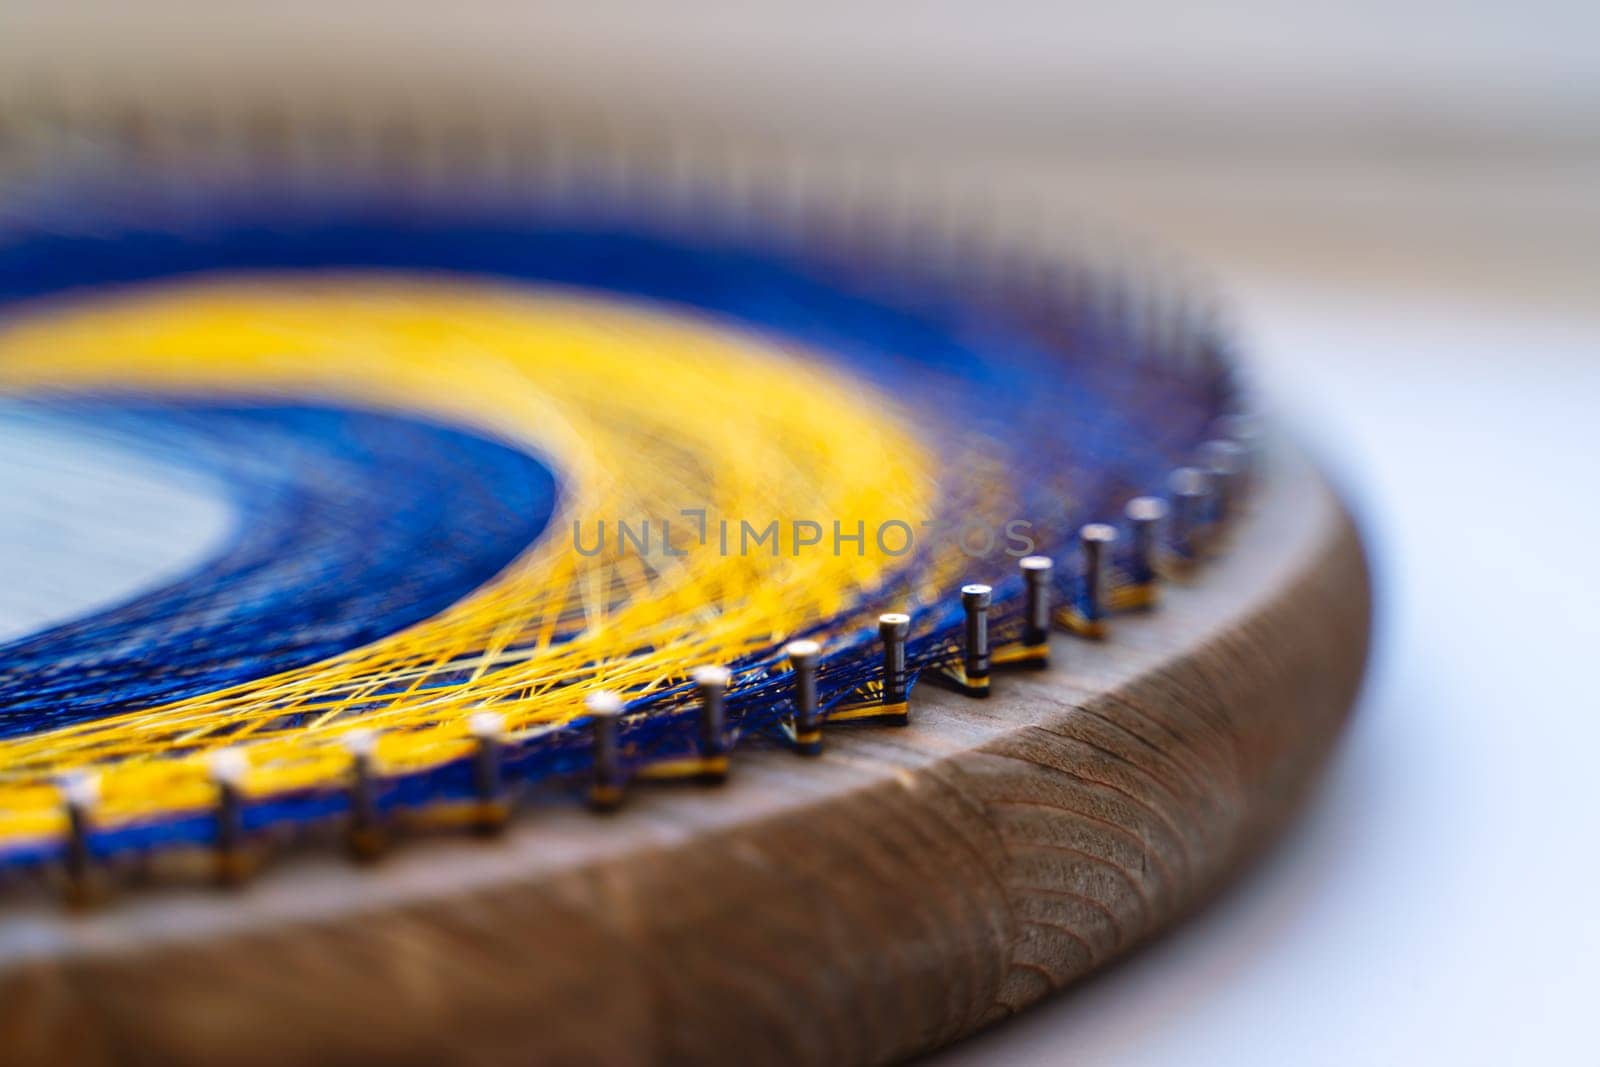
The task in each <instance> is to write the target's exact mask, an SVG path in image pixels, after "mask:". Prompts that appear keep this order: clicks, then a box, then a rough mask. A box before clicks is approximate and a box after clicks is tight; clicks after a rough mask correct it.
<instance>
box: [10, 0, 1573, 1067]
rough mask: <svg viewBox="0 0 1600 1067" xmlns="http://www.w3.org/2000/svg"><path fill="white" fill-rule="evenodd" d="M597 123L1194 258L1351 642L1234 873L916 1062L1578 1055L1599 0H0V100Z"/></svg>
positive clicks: (21, 104)
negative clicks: (1354, 577)
mask: <svg viewBox="0 0 1600 1067" xmlns="http://www.w3.org/2000/svg"><path fill="white" fill-rule="evenodd" d="M230 95H231V96H235V97H238V98H241V99H243V98H249V99H252V100H258V101H261V102H263V103H265V104H268V105H273V106H282V107H286V108H289V109H291V110H297V109H316V108H334V109H346V110H349V111H352V112H355V113H363V114H364V113H370V112H372V111H374V110H376V111H380V112H387V113H393V114H398V115H405V114H414V113H427V112H438V113H450V112H455V111H461V110H473V109H476V110H479V111H481V112H486V113H496V112H503V113H506V114H512V115H547V116H548V115H556V116H568V117H572V118H573V121H587V117H589V116H600V117H603V118H604V119H605V121H607V122H613V123H619V124H621V125H624V126H628V127H632V128H642V129H646V130H658V131H668V132H669V135H677V134H678V133H679V132H683V133H689V132H693V133H695V134H696V135H704V134H707V133H709V134H712V135H715V136H717V137H720V138H725V139H728V140H730V141H734V142H744V141H748V142H750V143H754V144H761V145H766V146H779V147H781V149H782V150H783V151H785V152H789V153H792V154H794V155H796V156H800V157H826V158H835V157H838V158H846V157H848V158H851V159H855V160H866V161H868V163H869V164H870V163H871V162H872V161H874V160H881V161H882V162H883V164H884V165H885V166H886V167H887V166H889V165H891V164H892V165H893V166H895V167H898V168H902V169H905V168H909V169H911V170H912V171H916V170H918V169H921V168H925V169H926V170H927V171H928V172H930V173H934V172H937V173H939V174H945V175H948V174H955V175H959V176H960V177H961V178H963V179H964V180H965V181H967V182H969V183H970V184H972V185H975V186H977V187H979V188H980V189H983V190H985V191H986V193H987V195H990V196H994V197H997V198H1001V199H1005V198H1009V197H1013V196H1020V195H1021V194H1023V193H1026V194H1027V195H1029V196H1035V197H1041V198H1044V199H1046V200H1055V201H1060V202H1061V203H1063V204H1066V205H1069V206H1070V207H1071V208H1073V209H1074V210H1077V211H1080V212H1084V213H1087V214H1089V215H1091V216H1095V217H1098V218H1101V219H1104V220H1105V221H1107V222H1109V223H1111V224H1113V225H1115V226H1120V227H1123V228H1127V229H1131V230H1133V231H1136V232H1138V233H1141V234H1144V235H1147V236H1149V237H1151V238H1152V239H1154V240H1157V241H1159V242H1161V243H1163V244H1165V245H1167V246H1169V247H1171V248H1173V249H1176V250H1178V251H1181V252H1183V253H1185V254H1186V255H1188V256H1189V257H1190V258H1191V259H1193V260H1196V261H1199V262H1201V263H1203V264H1205V265H1207V266H1208V267H1209V268H1210V269H1211V271H1212V272H1213V273H1214V274H1215V275H1216V277H1217V278H1218V279H1219V280H1220V282H1221V283H1222V285H1223V287H1224V289H1225V291H1226V292H1227V293H1229V294H1230V296H1231V298H1232V302H1233V304H1234V305H1235V307H1236V317H1237V319H1238V321H1239V323H1240V329H1241V331H1242V333H1243V336H1244V337H1245V339H1246V340H1247V342H1248V348H1249V351H1250V354H1251V356H1252V358H1253V360H1254V366H1255V369H1256V372H1257V376H1258V378H1259V379H1260V380H1261V381H1262V383H1263V384H1264V386H1265V391H1266V395H1267V398H1268V403H1269V405H1270V406H1271V407H1272V408H1273V409H1274V411H1275V412H1276V414H1277V417H1278V418H1279V419H1280V421H1282V422H1283V423H1285V424H1286V425H1287V426H1289V427H1290V428H1291V429H1292V430H1293V431H1294V432H1296V433H1298V434H1299V435H1300V436H1301V437H1302V438H1303V439H1306V440H1308V441H1309V442H1311V444H1312V445H1313V447H1314V448H1315V449H1316V450H1318V451H1319V452H1320V454H1321V455H1322V456H1323V457H1324V459H1325V460H1326V461H1327V462H1328V463H1329V464H1330V466H1331V467H1332V468H1333V469H1334V470H1335V472H1336V473H1337V475H1338V476H1339V477H1340V478H1341V479H1342V480H1343V482H1344V483H1345V484H1346V485H1347V486H1348V487H1349V490H1350V493H1351V495H1352V497H1353V499H1354V500H1355V502H1356V505H1357V507H1358V509H1359V510H1360V513H1361V515H1362V518H1363V523H1364V525H1365V528H1366V530H1367V532H1368V535H1369V537H1370V539H1371V543H1372V546H1373V552H1374V557H1375V563H1376V566H1377V571H1378V578H1379V583H1380V612H1381V616H1380V626H1379V639H1378V640H1379V643H1378V647H1377V649H1376V655H1375V661H1374V668H1373V673H1372V676H1371V680H1370V684H1369V686H1368V690H1367V693H1366V696H1365V697H1364V699H1363V702H1362V705H1361V707H1360V708H1359V710H1358V715H1357V719H1356V722H1355V725H1354V727H1353V729H1352V731H1351V734H1350V738H1349V741H1348V743H1347V744H1346V746H1345V750H1344V752H1343V754H1342V755H1341V757H1340V758H1339V760H1338V761H1337V763H1336V765H1335V767H1334V769H1333V771H1332V773H1331V774H1330V778H1329V781H1328V783H1327V785H1326V788H1325V789H1324V790H1323V791H1322V793H1321V795H1320V797H1319V799H1318V801H1317V802H1316V804H1315V805H1314V807H1313V808H1312V810H1311V811H1310V812H1309V813H1308V817H1307V819H1306V820H1305V821H1304V822H1303V823H1302V824H1301V825H1300V826H1299V827H1297V829H1296V830H1295V832H1293V833H1292V834H1291V836H1290V837H1289V839H1288V840H1287V842H1286V843H1285V844H1284V845H1283V846H1282V847H1281V848H1279V849H1278V850H1277V851H1275V852H1274V853H1273V854H1272V855H1271V856H1269V857H1268V858H1267V860H1266V861H1265V862H1264V863H1263V864H1262V865H1261V866H1260V867H1259V868H1257V869H1256V870H1255V871H1254V872H1252V874H1251V875H1250V876H1249V877H1247V878H1246V879H1245V880H1244V881H1243V883H1242V884H1241V885H1239V886H1238V887H1236V890H1235V891H1234V892H1233V893H1231V894H1229V895H1228V896H1226V897H1225V898H1224V899H1222V900H1221V901H1219V902H1218V903H1217V904H1216V905H1215V906H1214V907H1212V908H1211V909H1209V910H1208V911H1207V912H1205V913H1204V914H1202V915H1200V916H1198V917H1197V918H1196V920H1195V921H1193V922H1192V923H1191V924H1189V925H1188V926H1187V927H1185V928H1184V929H1182V930H1181V931H1179V932H1177V933H1176V934H1175V935H1174V936H1172V937H1170V938H1168V939H1166V940H1164V941H1162V942H1161V943H1159V944H1157V945H1155V946H1153V947H1152V948H1150V949H1148V950H1146V951H1144V952H1142V953H1141V954H1139V955H1138V956H1137V957H1136V958H1135V959H1133V960H1132V961H1130V962H1129V963H1127V964H1125V965H1122V966H1119V967H1118V968H1116V969H1114V970H1113V971H1112V972H1111V973H1109V974H1107V975H1105V976H1102V977H1100V978H1097V979H1095V980H1093V981H1091V982H1089V983H1087V984H1086V985H1084V986H1082V987H1080V988H1079V989H1076V990H1074V991H1072V992H1071V993H1070V994H1069V995H1067V996H1064V997H1062V998H1059V999H1058V1000H1056V1001H1054V1002H1051V1003H1048V1004H1046V1005H1044V1006H1042V1007H1041V1008H1039V1009H1038V1010H1035V1011H1033V1012H1031V1013H1029V1014H1027V1015H1025V1016H1023V1017H1021V1018H1019V1019H1017V1020H1015V1021H1013V1022H1011V1023H1008V1024H1006V1025H1002V1026H1000V1027H998V1028H996V1029H995V1030H993V1031H991V1032H989V1033H987V1034H984V1035H980V1036H979V1037H978V1038H976V1039H974V1040H972V1041H969V1042H967V1043H966V1044H964V1045H961V1046H959V1047H957V1048H956V1049H954V1050H952V1051H950V1052H947V1053H945V1054H943V1056H942V1057H941V1058H943V1059H945V1060H946V1061H947V1062H951V1063H957V1064H960V1063H980V1062H991V1061H1000V1062H1007V1063H1011V1062H1021V1063H1039V1064H1046V1063H1057V1062H1063V1061H1065V1060H1076V1061H1079V1062H1088V1063H1117V1064H1120V1063H1129V1064H1134V1063H1153V1064H1164V1063H1173V1064H1176V1063H1240V1062H1244V1063H1278V1062H1284V1061H1289V1062H1295V1063H1312V1064H1321V1063H1326V1064H1334V1063H1341V1064H1343V1063H1350V1062H1356V1063H1369V1062H1414V1061H1419V1060H1420V1061H1423V1062H1432V1061H1435V1060H1446V1059H1448V1060H1452V1061H1456V1062H1489V1061H1495V1062H1500V1061H1504V1060H1506V1059H1508V1058H1511V1057H1516V1058H1519V1059H1525V1060H1529V1061H1534V1062H1541V1061H1555V1062H1575V1061H1585V1062H1593V1060H1594V1056H1595V1053H1594V1049H1593V1045H1592V1041H1591V1039H1590V1035H1589V1026H1588V1018H1589V1015H1590V1013H1591V1010H1592V1009H1591V1005H1590V1001H1591V1000H1592V996H1593V993H1594V991H1595V990H1596V989H1600V918H1597V914H1596V910H1595V905H1594V903H1593V900H1594V897H1595V893H1594V887H1595V885H1596V883H1597V881H1600V860H1596V859H1595V858H1594V855H1593V851H1592V849H1593V846H1594V844H1595V842H1596V836H1597V832H1596V819H1597V816H1600V785H1597V782H1596V779H1597V776H1596V775H1595V773H1594V772H1593V770H1592V764H1593V762H1594V759H1593V755H1592V753H1593V752H1594V751H1595V749H1596V747H1597V746H1600V715H1597V714H1596V711H1597V708H1600V705H1597V702H1596V700H1595V697H1594V695H1593V694H1594V691H1595V686H1594V684H1593V681H1592V676H1591V674H1590V671H1589V666H1588V665H1589V663H1590V662H1591V661H1592V659H1593V656H1594V650H1595V649H1596V648H1600V625H1597V622H1596V618H1597V614H1600V613H1597V611H1596V609H1595V606H1594V604H1593V600H1594V597H1595V593H1596V590H1600V564H1597V562H1596V558H1597V557H1596V553H1595V552H1594V548H1593V545H1594V543H1595V539H1596V535H1597V534H1600V503H1597V502H1596V497H1597V492H1600V491H1597V486H1600V478H1597V476H1596V466H1597V463H1600V432H1597V430H1596V428H1595V423H1596V415H1595V409H1596V407H1597V405H1600V6H1597V5H1596V4H1594V3H1592V2H1588V3H1577V2H1563V0H1535V2H1533V3H1522V4H1514V3H1504V2H1500V3H1481V2H1479V3H1472V2H1465V3H1432V2H1428V3H1424V2H1417V0H1402V2H1395V3H1380V2H1376V0H1357V2H1349V3H1342V4H1313V3H1284V4H1277V3H1268V2H1266V0H1253V2H1249V3H1243V4H1228V5H1197V4H1186V3H1181V2H1178V0H1136V2H1131V3H1120V4H1115V5H1112V4H1080V3H1065V4H1058V3H1047V2H1000V3H985V4H979V3H968V4H960V3H933V2H925V3H911V2H905V0H886V2H879V3H810V4H786V5H775V4H767V3H743V4H714V3H708V2H704V0H691V2H686V3H678V4H666V3H646V2H629V3H616V2H612V3H604V2H602V3H587V4H571V5H559V6H558V5H541V4H510V3H506V4H494V3H486V2H482V0H467V2H456V3H449V4H419V3H407V4H401V3H390V4H377V3H369V2H362V3H354V4H350V3H346V4H336V3H331V2H329V3H321V4H309V3H303V2H298V0H297V2H285V3H274V4H251V5H230V4H201V3H183V4H174V3H170V2H169V3H153V4H149V3H147V4H141V5H131V4H129V5H87V6H86V5H70V4H60V3H41V2H37V0H4V2H3V3H0V114H6V113H10V114H16V113H18V112H19V110H20V109H25V108H35V107H38V106H41V102H42V104H43V106H46V107H55V108H65V109H67V110H72V109H75V108H80V109H81V108H84V107H95V106H100V105H118V106H120V105H125V104H137V105H139V106H147V107H156V108H169V109H171V108H176V109H180V110H181V109H191V110H193V111H195V112H205V111H206V110H207V109H209V108H213V107H216V106H217V105H218V100H219V99H220V98H222V97H224V96H230Z"/></svg>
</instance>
